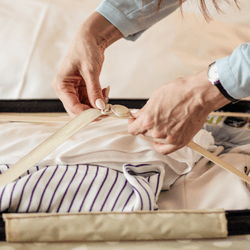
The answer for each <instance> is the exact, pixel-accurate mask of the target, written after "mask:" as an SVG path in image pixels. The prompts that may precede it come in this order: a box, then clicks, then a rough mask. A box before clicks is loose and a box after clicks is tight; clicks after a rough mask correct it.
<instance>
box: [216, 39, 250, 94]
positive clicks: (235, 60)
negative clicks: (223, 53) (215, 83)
mask: <svg viewBox="0 0 250 250" xmlns="http://www.w3.org/2000/svg"><path fill="white" fill-rule="evenodd" d="M246 46H247V45H241V46H239V47H238V48H237V49H236V50H235V51H234V52H233V53H232V55H230V56H228V57H225V58H222V59H220V60H217V61H216V66H217V71H218V74H219V78H220V82H221V85H222V86H223V87H224V89H225V90H226V91H227V93H228V94H229V95H230V96H232V97H233V98H234V99H242V98H245V97H248V96H250V65H249V61H250V58H249V56H248V53H249V52H250V44H249V45H248V48H247V49H246ZM247 50H249V51H247Z"/></svg>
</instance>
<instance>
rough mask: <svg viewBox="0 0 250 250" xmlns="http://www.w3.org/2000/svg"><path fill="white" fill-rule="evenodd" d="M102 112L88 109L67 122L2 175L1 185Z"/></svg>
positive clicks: (15, 176) (25, 169) (41, 157)
mask: <svg viewBox="0 0 250 250" xmlns="http://www.w3.org/2000/svg"><path fill="white" fill-rule="evenodd" d="M101 115H102V113H101V111H100V110H97V109H88V110H86V111H84V112H83V113H81V114H80V115H78V116H77V117H76V118H74V119H73V120H72V121H70V122H69V123H67V124H66V125H65V126H63V127H62V128H61V129H59V130H58V131H57V132H55V133H54V134H53V135H51V136H50V137H49V138H48V139H47V140H45V141H44V142H43V143H41V144H40V145H39V146H37V147H36V148H35V149H34V150H32V151H31V152H30V153H28V154H27V155H26V156H24V157H23V158H22V159H21V160H20V161H18V162H17V163H16V164H14V165H13V166H12V167H11V168H10V169H8V170H7V171H6V172H4V173H3V174H1V175H0V187H1V186H4V185H6V184H8V183H10V182H12V181H14V180H15V179H17V178H18V177H19V176H20V175H22V174H23V173H24V172H25V171H27V170H28V169H30V168H31V167H32V166H34V165H35V164H37V162H39V161H40V160H42V159H43V158H44V157H45V156H47V155H48V154H49V153H50V152H52V151H53V150H54V149H55V148H57V147H58V146H60V145H61V144H62V143H63V142H64V141H66V140H67V139H68V138H69V137H71V136H72V135H73V134H75V133H76V132H77V131H79V130H80V129H81V128H83V127H85V126H86V125H88V124H89V123H90V122H92V121H93V120H95V119H96V118H98V117H99V116H101Z"/></svg>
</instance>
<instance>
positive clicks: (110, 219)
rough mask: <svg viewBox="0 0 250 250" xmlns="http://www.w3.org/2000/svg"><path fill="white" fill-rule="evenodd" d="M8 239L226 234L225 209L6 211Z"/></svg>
mask: <svg viewBox="0 0 250 250" xmlns="http://www.w3.org/2000/svg"><path fill="white" fill-rule="evenodd" d="M3 217H4V221H5V225H6V226H5V229H6V240H7V241H8V242H76V241H87V242H97V241H131V240H133V241H138V240H139V241H142V240H154V241H155V240H167V239H202V238H224V237H227V235H228V231H227V219H226V216H225V211H224V210H223V209H218V210H168V211H162V210H160V211H133V212H91V213H90V212H87V213H56V214H55V213H35V214H32V213H27V214H25V213H16V214H9V213H7V214H4V215H3Z"/></svg>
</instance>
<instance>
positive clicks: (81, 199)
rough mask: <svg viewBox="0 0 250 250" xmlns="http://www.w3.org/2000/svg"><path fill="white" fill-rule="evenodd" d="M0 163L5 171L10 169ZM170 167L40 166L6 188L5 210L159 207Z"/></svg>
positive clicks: (1, 200)
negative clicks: (161, 192)
mask: <svg viewBox="0 0 250 250" xmlns="http://www.w3.org/2000/svg"><path fill="white" fill-rule="evenodd" d="M8 168H9V166H8V165H0V174H1V173H3V172H5V171H6V170H8ZM163 178H164V170H163V169H162V168H161V169H159V168H157V167H155V166H154V165H153V164H140V165H133V164H125V165H124V166H123V173H121V172H119V171H115V170H112V169H110V168H106V167H103V166H98V165H88V164H77V165H57V166H42V167H41V166H35V167H32V168H31V169H30V170H29V171H27V173H24V174H23V175H22V176H21V177H19V179H17V180H16V181H14V182H12V183H9V184H7V185H5V186H2V187H0V212H3V211H7V212H25V213H28V212H31V213H32V212H33V213H35V212H53V213H63V212H97V211H136V210H156V209H157V204H156V201H157V199H158V195H159V192H160V191H161V187H162V184H163Z"/></svg>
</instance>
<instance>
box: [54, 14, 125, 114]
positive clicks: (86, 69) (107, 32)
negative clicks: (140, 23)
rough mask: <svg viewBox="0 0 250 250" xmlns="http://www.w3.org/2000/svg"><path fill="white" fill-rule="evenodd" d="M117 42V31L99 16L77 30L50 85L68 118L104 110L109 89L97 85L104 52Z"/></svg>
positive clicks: (90, 18)
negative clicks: (87, 110)
mask: <svg viewBox="0 0 250 250" xmlns="http://www.w3.org/2000/svg"><path fill="white" fill-rule="evenodd" d="M120 38H122V34H121V33H120V31H119V30H117V28H115V26H113V25H112V24H111V23H110V22H108V21H107V20H106V19H105V18H104V17H103V16H102V15H101V14H99V13H98V12H94V13H93V14H92V15H91V16H90V17H89V18H88V19H87V20H86V21H85V22H84V23H83V24H82V25H81V26H80V27H79V29H78V31H77V34H76V36H75V38H74V40H73V42H72V44H71V46H70V49H69V51H68V53H67V55H66V58H65V59H64V61H63V63H62V64H61V66H60V68H59V71H58V73H57V75H56V77H55V78H54V80H53V81H52V88H53V89H54V91H55V93H56V94H57V96H58V97H59V98H60V100H61V101H62V103H63V105H64V107H65V109H66V111H67V112H68V114H69V115H70V116H76V115H78V114H80V113H81V112H83V111H84V110H86V109H88V108H90V107H94V108H98V109H102V108H105V102H107V99H108V92H109V88H106V89H102V88H101V85H100V82H99V76H100V73H101V69H102V65H103V61H104V51H105V49H106V48H107V47H108V46H110V45H111V44H112V43H114V42H115V41H117V40H118V39H120Z"/></svg>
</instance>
